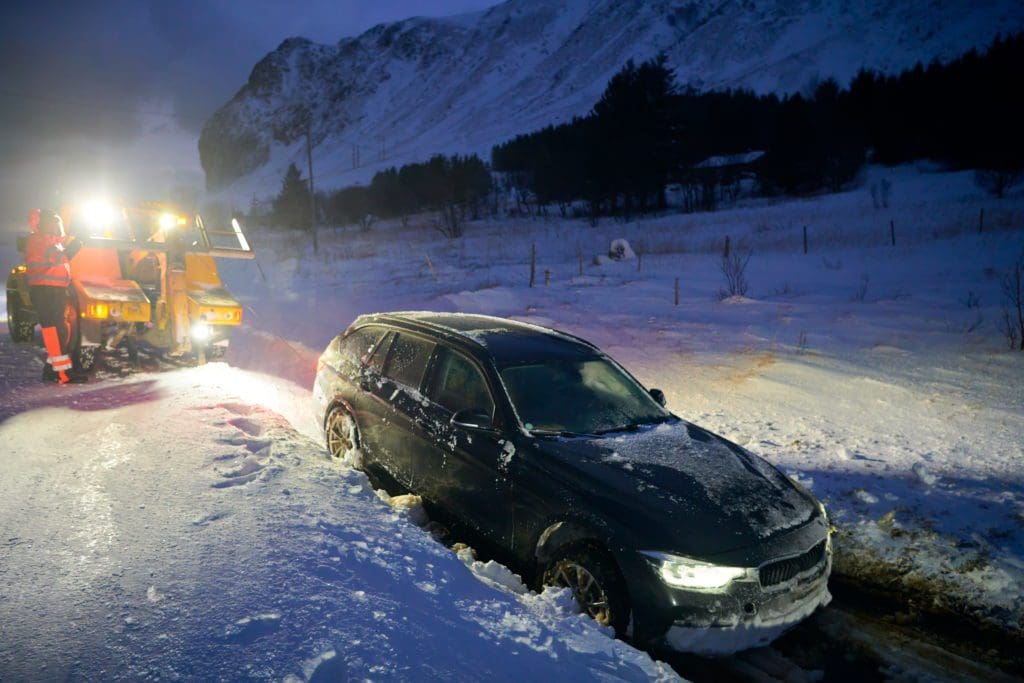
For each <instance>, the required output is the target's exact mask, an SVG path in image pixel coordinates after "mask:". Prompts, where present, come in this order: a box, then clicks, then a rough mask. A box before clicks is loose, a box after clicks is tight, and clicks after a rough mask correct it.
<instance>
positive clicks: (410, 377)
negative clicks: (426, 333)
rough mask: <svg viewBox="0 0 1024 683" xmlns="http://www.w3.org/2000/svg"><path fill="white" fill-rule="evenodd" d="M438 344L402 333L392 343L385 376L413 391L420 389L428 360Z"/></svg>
mask: <svg viewBox="0 0 1024 683" xmlns="http://www.w3.org/2000/svg"><path fill="white" fill-rule="evenodd" d="M435 346H436V344H435V343H434V342H432V341H427V340H426V339H420V338H419V337H414V336H412V335H408V334H405V333H404V332H400V333H398V334H397V335H396V336H395V340H394V341H393V342H391V350H390V352H389V353H388V361H387V364H386V366H385V367H384V375H385V376H387V377H389V378H391V379H393V380H394V381H395V382H397V383H399V384H404V385H405V386H407V387H410V388H412V389H419V388H420V382H421V381H422V380H423V370H424V369H425V368H426V367H427V360H428V359H429V358H430V354H431V353H432V352H433V351H434V347H435Z"/></svg>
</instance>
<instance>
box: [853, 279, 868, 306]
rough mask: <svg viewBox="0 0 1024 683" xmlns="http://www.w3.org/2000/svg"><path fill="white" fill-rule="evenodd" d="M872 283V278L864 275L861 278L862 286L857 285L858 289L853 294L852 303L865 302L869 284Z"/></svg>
mask: <svg viewBox="0 0 1024 683" xmlns="http://www.w3.org/2000/svg"><path fill="white" fill-rule="evenodd" d="M870 282H871V277H870V276H869V275H868V274H867V273H864V274H863V275H861V276H860V284H859V285H857V289H856V290H855V291H854V293H853V297H852V298H851V300H852V301H860V302H863V301H864V297H866V296H867V295H868V284H869V283H870Z"/></svg>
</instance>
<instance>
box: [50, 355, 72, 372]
mask: <svg viewBox="0 0 1024 683" xmlns="http://www.w3.org/2000/svg"><path fill="white" fill-rule="evenodd" d="M46 360H48V361H49V362H50V365H52V366H53V369H54V370H58V371H59V370H70V369H71V365H72V364H71V359H70V358H68V357H67V356H66V355H65V356H54V357H51V358H47V359H46Z"/></svg>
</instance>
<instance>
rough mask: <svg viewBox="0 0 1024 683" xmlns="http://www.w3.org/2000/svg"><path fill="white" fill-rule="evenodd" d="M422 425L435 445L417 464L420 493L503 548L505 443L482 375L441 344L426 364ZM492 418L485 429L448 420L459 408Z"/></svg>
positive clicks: (506, 525)
mask: <svg viewBox="0 0 1024 683" xmlns="http://www.w3.org/2000/svg"><path fill="white" fill-rule="evenodd" d="M426 392H427V398H428V399H429V401H428V402H427V405H426V406H425V407H426V418H427V421H426V423H425V426H424V429H425V431H427V432H428V433H429V434H430V436H431V441H432V444H433V446H434V448H433V449H432V452H431V453H430V454H429V456H428V457H424V458H422V459H421V460H420V461H419V462H418V463H417V466H418V469H419V472H418V478H419V480H420V481H421V482H422V484H421V487H422V490H423V492H424V493H423V495H424V497H426V498H427V499H428V500H430V501H431V502H434V503H435V504H437V505H438V506H440V507H441V508H443V509H444V510H445V511H447V512H448V513H449V514H450V515H452V516H453V517H454V518H455V519H456V521H457V522H459V523H461V524H463V525H465V526H467V527H469V528H472V529H475V530H476V531H478V532H480V533H481V534H483V535H484V536H485V537H487V538H488V539H489V540H490V541H492V542H493V543H494V544H495V545H497V546H501V547H504V546H505V545H506V544H507V542H508V540H509V534H510V531H511V513H510V508H509V505H508V503H509V501H508V492H509V486H508V477H507V465H508V458H509V452H508V448H510V443H509V442H508V441H506V440H505V439H503V438H502V436H501V431H500V424H495V414H496V412H495V403H494V398H493V394H492V391H491V388H490V386H489V385H488V382H487V380H486V375H485V374H484V373H483V372H482V370H481V368H480V367H479V365H477V363H476V362H474V361H473V360H471V359H470V358H469V356H467V355H465V354H463V353H460V352H458V351H456V350H454V349H451V348H448V347H446V346H444V345H442V346H439V347H438V350H437V354H436V356H435V358H434V361H433V362H432V363H431V370H430V378H429V382H428V383H427V389H426ZM463 410H466V411H473V412H483V413H486V414H487V415H489V416H490V417H491V420H492V425H494V426H493V428H492V429H489V430H485V429H474V428H468V427H461V426H458V425H456V424H453V423H452V416H453V415H454V414H455V413H457V412H459V411H463Z"/></svg>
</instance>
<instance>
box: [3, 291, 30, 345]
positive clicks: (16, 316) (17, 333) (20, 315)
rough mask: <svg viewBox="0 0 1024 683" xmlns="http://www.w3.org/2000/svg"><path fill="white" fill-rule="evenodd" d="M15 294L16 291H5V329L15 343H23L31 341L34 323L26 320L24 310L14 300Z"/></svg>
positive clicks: (16, 294)
mask: <svg viewBox="0 0 1024 683" xmlns="http://www.w3.org/2000/svg"><path fill="white" fill-rule="evenodd" d="M16 296H18V293H17V292H12V291H10V290H8V291H7V330H8V331H9V332H10V333H11V339H12V340H13V341H14V342H15V343H16V344H24V343H26V342H30V341H32V336H33V334H35V328H36V324H35V323H34V322H29V321H28V320H26V316H25V312H24V310H22V308H21V307H20V306H18V305H17V304H16V303H15V301H14V298H13V297H16Z"/></svg>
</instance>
